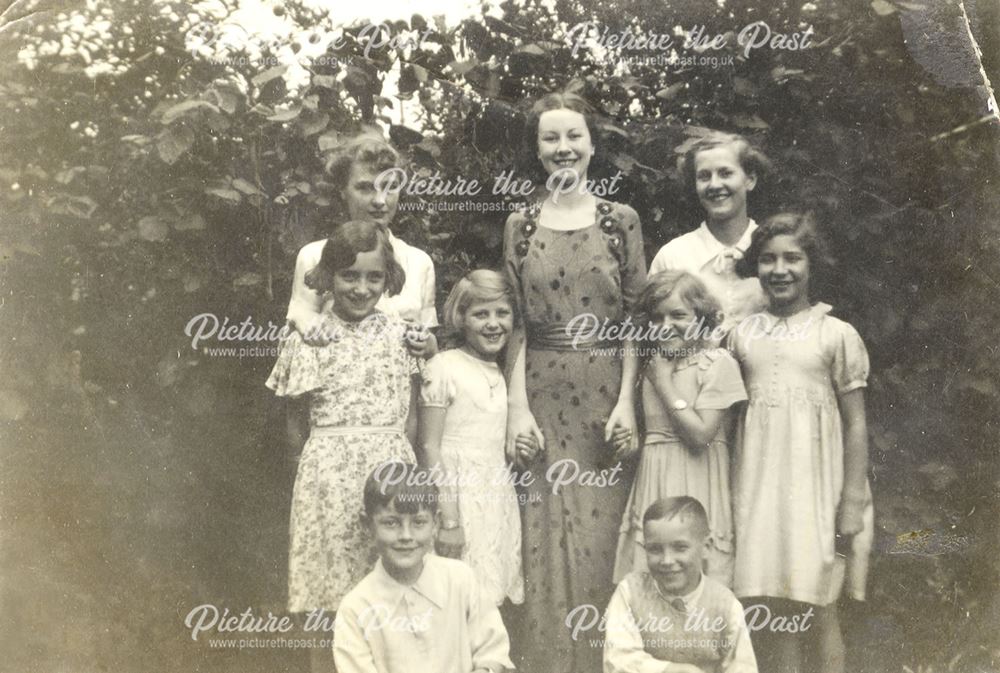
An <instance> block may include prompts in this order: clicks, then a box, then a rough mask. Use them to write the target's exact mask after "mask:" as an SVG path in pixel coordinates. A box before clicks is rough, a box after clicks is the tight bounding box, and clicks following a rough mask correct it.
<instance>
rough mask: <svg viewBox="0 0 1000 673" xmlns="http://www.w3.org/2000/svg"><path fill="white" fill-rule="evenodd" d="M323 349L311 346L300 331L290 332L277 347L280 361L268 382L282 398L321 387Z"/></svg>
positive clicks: (302, 393) (275, 364) (296, 395)
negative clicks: (304, 340)
mask: <svg viewBox="0 0 1000 673" xmlns="http://www.w3.org/2000/svg"><path fill="white" fill-rule="evenodd" d="M324 348H326V346H309V345H308V344H306V343H305V342H303V341H302V336H301V335H300V334H299V333H298V332H294V331H290V332H289V333H288V335H287V336H286V337H285V338H284V339H282V340H281V343H280V344H279V346H278V360H277V362H275V363H274V368H273V369H272V370H271V375H270V376H268V377H267V383H266V384H265V385H267V387H268V388H270V389H271V390H273V391H274V394H275V395H278V396H280V397H298V396H299V395H304V394H305V393H308V392H311V391H313V390H316V389H318V388H321V387H322V385H323V382H322V378H321V376H320V373H321V371H322V362H321V360H322V354H323V349H324Z"/></svg>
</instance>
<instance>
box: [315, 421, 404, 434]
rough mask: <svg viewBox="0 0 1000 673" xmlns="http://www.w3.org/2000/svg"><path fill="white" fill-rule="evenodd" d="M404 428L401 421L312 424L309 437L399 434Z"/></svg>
mask: <svg viewBox="0 0 1000 673" xmlns="http://www.w3.org/2000/svg"><path fill="white" fill-rule="evenodd" d="M404 432H405V428H404V427H403V424H402V423H398V424H395V425H314V426H313V427H312V428H311V430H310V432H309V436H310V437H343V436H344V435H400V436H403V434H404Z"/></svg>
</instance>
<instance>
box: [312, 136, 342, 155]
mask: <svg viewBox="0 0 1000 673" xmlns="http://www.w3.org/2000/svg"><path fill="white" fill-rule="evenodd" d="M317 142H318V143H319V151H320V152H326V151H327V150H332V149H334V148H335V147H339V146H340V134H339V133H337V132H336V131H327V132H326V133H324V134H323V135H321V136H320V137H319V138H318V139H317Z"/></svg>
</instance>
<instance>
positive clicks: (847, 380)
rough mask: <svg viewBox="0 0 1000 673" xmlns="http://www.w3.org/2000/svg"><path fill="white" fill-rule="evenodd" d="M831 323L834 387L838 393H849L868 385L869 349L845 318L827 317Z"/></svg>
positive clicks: (830, 341) (829, 336) (830, 342)
mask: <svg viewBox="0 0 1000 673" xmlns="http://www.w3.org/2000/svg"><path fill="white" fill-rule="evenodd" d="M826 322H828V323H831V327H832V328H833V329H831V330H830V331H829V332H830V333H829V335H828V338H829V346H828V348H830V350H831V351H832V353H833V364H832V366H831V370H830V372H831V376H832V378H833V387H834V390H836V391H837V394H838V395H843V394H844V393H849V392H851V391H852V390H857V389H858V388H864V387H866V386H867V385H868V371H869V364H868V350H867V349H866V348H865V344H864V342H863V341H862V340H861V335H860V334H858V331H857V330H856V329H854V328H853V327H852V326H851V325H849V324H848V323H846V322H844V321H843V320H836V319H832V318H827V319H826Z"/></svg>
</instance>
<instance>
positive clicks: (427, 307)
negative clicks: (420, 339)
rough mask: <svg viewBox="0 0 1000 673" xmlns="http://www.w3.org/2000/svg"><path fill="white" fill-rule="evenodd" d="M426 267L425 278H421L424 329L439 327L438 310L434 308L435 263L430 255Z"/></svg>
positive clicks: (421, 315)
mask: <svg viewBox="0 0 1000 673" xmlns="http://www.w3.org/2000/svg"><path fill="white" fill-rule="evenodd" d="M424 261H425V263H426V267H425V268H424V272H423V274H421V275H422V276H423V277H422V278H421V284H422V286H421V288H420V324H421V325H423V326H424V327H437V326H438V319H437V309H436V308H434V300H435V292H436V289H435V282H436V281H435V277H434V261H433V260H432V259H431V258H430V255H427V256H426V259H425V260H424Z"/></svg>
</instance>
